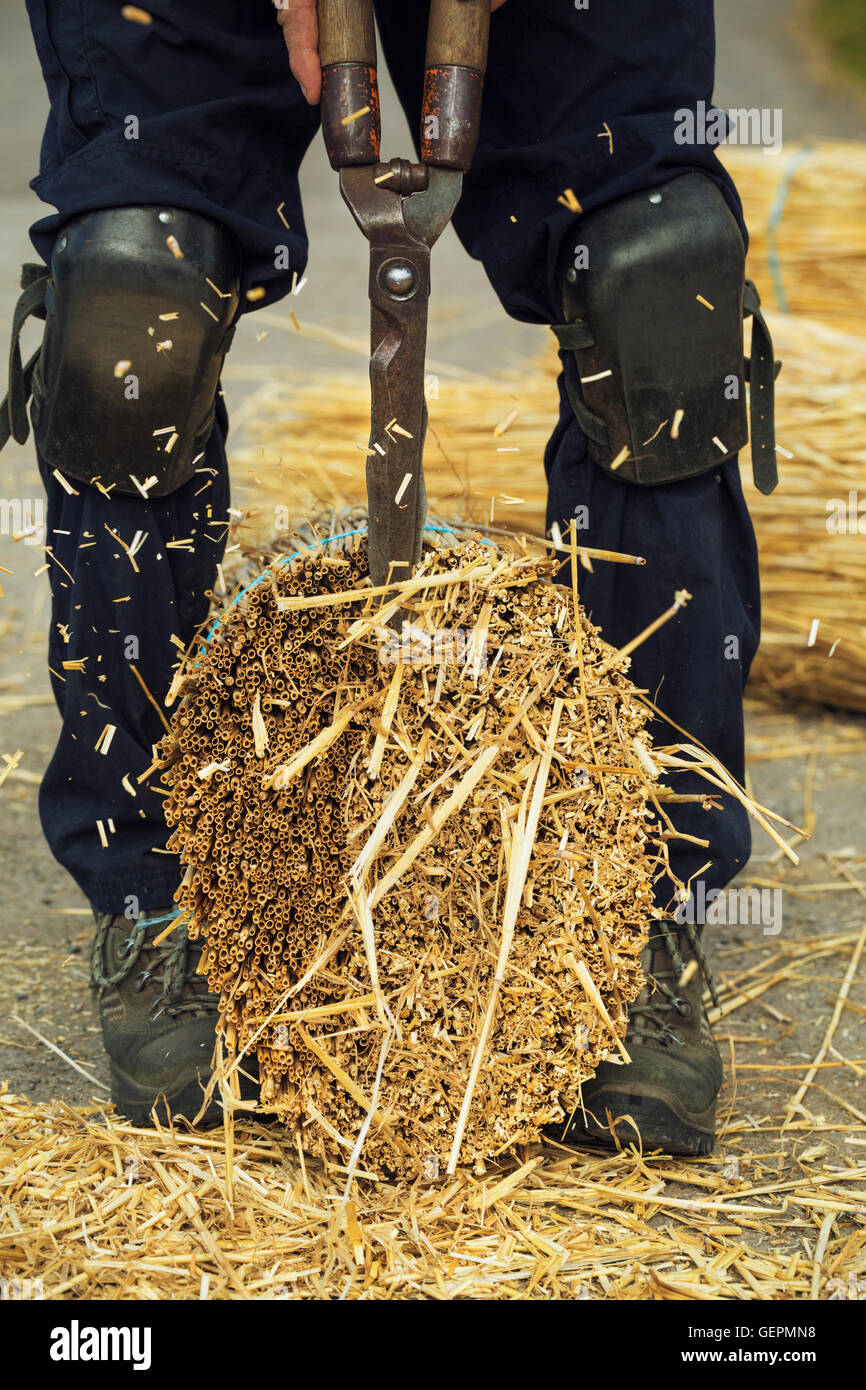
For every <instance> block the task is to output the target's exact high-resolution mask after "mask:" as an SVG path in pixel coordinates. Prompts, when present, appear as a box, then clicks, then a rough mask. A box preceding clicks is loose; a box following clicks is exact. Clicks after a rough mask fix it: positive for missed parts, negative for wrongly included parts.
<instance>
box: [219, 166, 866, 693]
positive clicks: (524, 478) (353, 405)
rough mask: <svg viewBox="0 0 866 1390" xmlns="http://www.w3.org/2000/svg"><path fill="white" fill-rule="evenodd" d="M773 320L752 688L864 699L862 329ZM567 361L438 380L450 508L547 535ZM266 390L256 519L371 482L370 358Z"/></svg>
mask: <svg viewBox="0 0 866 1390" xmlns="http://www.w3.org/2000/svg"><path fill="white" fill-rule="evenodd" d="M765 162H766V163H770V162H771V161H769V160H767V161H765ZM770 321H771V326H772V330H773V335H774V339H775V347H776V353H777V356H778V357H780V358H781V359H782V361H783V363H784V366H783V370H782V373H781V375H780V377H779V379H778V381H777V384H776V389H777V412H776V416H777V430H776V433H777V438H778V441H779V446H780V449H779V470H780V477H781V482H780V484H779V487H778V488H777V490H776V491H775V492H774V493H772V494H771V495H770V496H769V497H764V496H762V495H761V494H760V493H758V492H757V491H756V489H755V488H754V487H753V485H752V482H751V464H750V460H749V457H748V451H746V452H745V453H744V454H743V457H742V473H743V483H744V487H745V489H746V495H747V497H748V500H749V505H750V508H751V511H752V516H753V518H754V522H755V529H756V532H757V537H758V547H759V550H760V555H761V566H762V591H763V641H762V646H761V650H760V652H759V654H758V658H757V661H756V663H755V666H754V669H753V674H752V683H751V687H750V688H752V689H753V690H754V691H755V692H759V691H762V690H763V691H765V692H769V691H775V692H779V693H783V694H785V695H790V696H795V697H797V698H799V699H807V700H817V701H825V702H827V703H828V704H833V705H840V706H844V707H847V708H850V709H857V710H863V709H866V618H864V614H863V595H864V593H866V548H864V545H863V533H864V532H866V444H864V440H866V389H864V388H866V339H859V338H853V337H851V336H850V335H848V334H844V333H842V332H840V331H838V330H836V329H833V328H831V327H828V326H826V325H824V324H820V323H815V322H810V321H809V320H806V319H799V318H793V317H788V316H785V315H778V314H774V315H771V316H770ZM557 367H558V359H557V358H556V356H555V355H554V354H553V353H552V352H551V353H550V354H548V355H547V356H545V357H544V358H543V359H541V360H540V361H539V362H537V363H535V364H533V365H530V366H528V367H527V369H526V370H525V371H523V372H521V373H520V374H519V375H517V374H516V373H515V374H506V375H502V376H500V377H497V378H489V377H479V376H474V375H472V374H467V373H462V374H455V376H454V378H453V379H448V378H446V377H445V376H441V377H440V378H439V381H438V388H437V389H438V395H437V396H435V397H434V398H433V399H431V400H430V402H429V405H430V415H431V432H430V434H429V436H428V442H427V449H426V453H425V472H426V474H427V480H428V492H429V494H430V497H431V505H432V506H434V507H435V508H436V510H437V511H438V512H439V513H440V514H443V515H447V516H449V517H452V516H461V517H463V518H464V519H465V520H467V521H474V522H477V523H489V522H490V521H491V520H492V522H493V525H494V526H496V527H508V528H512V529H514V530H526V531H528V532H529V533H532V534H535V535H543V533H544V526H545V499H546V486H545V479H544V469H543V467H542V454H543V450H544V446H545V443H546V441H547V438H548V435H549V434H550V431H551V428H552V422H553V418H554V411H555V409H556V389H555V384H554V376H555V373H556V370H557ZM258 404H259V416H258V419H257V423H256V426H255V429H254V438H255V441H256V444H255V449H254V450H250V452H249V454H247V455H245V454H244V453H243V451H239V452H238V454H237V456H236V461H237V464H238V465H239V466H238V474H239V476H240V477H241V478H242V477H243V468H242V467H241V466H240V465H242V464H243V463H244V462H246V461H247V460H249V462H250V464H251V466H253V467H254V472H255V478H256V489H255V506H254V509H253V511H252V513H251V515H250V517H249V518H248V521H249V522H250V523H251V524H252V526H253V527H254V528H259V530H260V531H261V532H262V533H263V534H266V535H269V534H272V532H273V528H274V524H275V521H276V525H277V527H278V528H279V527H280V526H283V525H286V524H288V522H287V518H288V517H290V516H291V517H296V516H298V515H305V514H308V513H309V511H310V509H311V507H315V506H318V505H321V502H322V501H323V500H325V499H327V500H336V501H338V502H349V501H357V500H358V499H359V498H360V497H361V496H362V495H363V486H364V484H363V467H362V462H361V461H362V459H363V454H362V453H360V452H359V447H358V446H359V445H363V443H364V441H365V439H366V435H367V432H368V428H369V422H368V411H369V397H368V386H367V382H366V378H365V376H364V374H363V372H357V373H355V372H345V371H344V372H342V373H337V372H334V373H330V372H323V373H320V374H317V375H312V376H310V377H309V378H308V379H307V380H306V381H303V382H296V383H293V384H292V385H291V386H289V385H285V386H284V385H280V384H277V383H273V384H272V385H270V386H269V387H268V388H267V390H265V391H263V392H262V393H261V395H260V397H259V402H258ZM503 427H504V428H503ZM310 441H313V442H312V444H311V442H310ZM263 447H264V457H262V456H261V454H262V448H263ZM789 455H791V456H792V457H789ZM623 486H627V484H623ZM858 526H859V531H858V529H857V528H858ZM646 559H647V563H648V564H649V565H652V563H653V557H652V556H651V555H648V556H647V557H646ZM816 620H817V622H818V627H817V629H815V628H814V624H815V622H816ZM810 639H812V640H811V645H809V643H810ZM831 653H832V655H831Z"/></svg>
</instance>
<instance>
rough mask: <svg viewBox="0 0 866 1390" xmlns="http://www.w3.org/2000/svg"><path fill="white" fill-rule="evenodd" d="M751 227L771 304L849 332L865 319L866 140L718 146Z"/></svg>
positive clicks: (752, 260)
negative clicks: (767, 150) (772, 148)
mask: <svg viewBox="0 0 866 1390" xmlns="http://www.w3.org/2000/svg"><path fill="white" fill-rule="evenodd" d="M719 154H720V157H721V160H722V163H723V164H724V165H725V166H726V167H727V168H728V170H729V171H730V173H731V174H732V176H733V178H734V181H735V183H736V185H737V188H738V190H739V194H740V198H741V199H742V203H743V208H744V210H745V214H746V221H747V223H748V227H749V272H748V273H749V276H750V278H751V279H752V280H754V281H755V282H756V284H757V286H758V289H759V290H760V292H761V297H762V299H763V301H764V307H765V308H769V309H778V310H780V311H781V312H783V313H791V314H802V315H803V316H804V317H806V318H816V319H820V320H821V321H822V323H827V324H831V325H832V326H834V327H836V328H840V329H842V330H843V331H845V332H848V333H858V334H859V333H863V331H864V324H866V145H864V144H859V143H858V142H857V141H854V140H848V141H845V140H840V141H832V142H830V141H828V142H816V143H815V144H798V145H785V146H784V147H783V149H782V151H781V152H780V153H779V154H777V155H772V154H764V152H763V150H758V149H743V148H737V147H735V146H733V145H726V146H723V148H722V149H721V150H720V151H719Z"/></svg>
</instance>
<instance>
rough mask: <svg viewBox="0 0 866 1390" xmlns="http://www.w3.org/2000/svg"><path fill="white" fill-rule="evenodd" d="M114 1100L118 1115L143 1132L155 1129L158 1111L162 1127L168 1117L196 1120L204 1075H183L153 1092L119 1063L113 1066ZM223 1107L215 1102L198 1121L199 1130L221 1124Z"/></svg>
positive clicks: (202, 1095) (196, 1071)
mask: <svg viewBox="0 0 866 1390" xmlns="http://www.w3.org/2000/svg"><path fill="white" fill-rule="evenodd" d="M110 1072H111V1099H112V1101H113V1102H114V1108H115V1110H116V1111H117V1113H118V1114H119V1115H122V1116H124V1118H125V1119H127V1120H129V1121H130V1123H131V1124H134V1125H136V1126H137V1127H139V1128H140V1129H153V1127H154V1125H153V1114H152V1112H153V1111H154V1110H156V1115H157V1118H158V1119H159V1121H160V1123H161V1124H166V1123H167V1122H168V1120H169V1114H170V1116H171V1118H172V1119H175V1120H176V1119H180V1118H184V1119H187V1120H189V1121H192V1120H194V1119H195V1117H196V1115H197V1114H198V1112H199V1110H201V1103H202V1101H203V1099H204V1086H203V1084H202V1080H201V1072H200V1071H199V1070H198V1068H196V1070H195V1071H194V1072H192V1073H190V1072H188V1071H187V1072H180V1073H179V1074H178V1075H177V1076H176V1077H175V1078H174V1079H173V1080H172V1081H171V1082H170V1086H167V1087H163V1089H162V1090H161V1091H159V1092H156V1093H155V1092H154V1090H153V1087H152V1086H142V1085H141V1084H140V1083H139V1082H137V1081H134V1080H133V1078H132V1077H131V1076H127V1075H126V1073H125V1072H124V1071H121V1069H120V1067H118V1066H117V1065H116V1063H114V1062H112V1063H111V1064H110ZM222 1119H223V1112H222V1107H221V1106H220V1105H219V1104H218V1103H217V1101H215V1100H212V1101H211V1102H210V1104H209V1105H208V1108H207V1110H206V1111H205V1113H204V1115H203V1116H202V1118H201V1120H200V1121H199V1125H198V1127H199V1128H200V1129H213V1127H214V1126H215V1125H219V1124H222Z"/></svg>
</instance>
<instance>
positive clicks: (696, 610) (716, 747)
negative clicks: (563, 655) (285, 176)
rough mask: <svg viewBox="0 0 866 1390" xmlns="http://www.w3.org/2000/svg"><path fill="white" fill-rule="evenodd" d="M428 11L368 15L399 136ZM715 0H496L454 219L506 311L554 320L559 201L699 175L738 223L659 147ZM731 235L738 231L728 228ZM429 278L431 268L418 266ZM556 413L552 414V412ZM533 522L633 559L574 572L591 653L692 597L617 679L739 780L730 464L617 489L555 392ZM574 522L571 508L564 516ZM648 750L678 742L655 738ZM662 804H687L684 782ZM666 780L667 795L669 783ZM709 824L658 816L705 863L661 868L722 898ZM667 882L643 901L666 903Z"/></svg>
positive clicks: (677, 848) (749, 626)
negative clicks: (578, 4) (626, 675)
mask: <svg viewBox="0 0 866 1390" xmlns="http://www.w3.org/2000/svg"><path fill="white" fill-rule="evenodd" d="M426 11H427V6H426V5H425V4H420V5H417V6H412V7H409V6H407V5H405V4H404V3H398V0H377V12H378V18H379V24H380V28H381V31H382V36H383V41H384V44H385V48H386V52H387V54H388V61H389V67H390V69H391V72H392V75H393V76H394V80H395V83H396V85H397V88H398V91H399V95H400V98H401V101H402V103H403V106H404V109H405V111H406V114H407V117H408V119H409V123H410V126H411V128H412V130H413V131H417V129H418V126H419V119H420V107H421V73H422V70H423V53H424V35H425V26H426ZM714 61H715V33H714V20H713V4H712V0H659V3H657V4H654V5H652V6H648V5H647V4H646V3H645V0H604V3H601V4H596V3H595V0H593V3H592V4H590V6H589V8H588V9H582V10H578V9H576V8H575V7H574V6H573V5H571V4H570V3H564V0H508V3H507V4H506V5H505V7H504V8H503V9H502V10H501V11H498V12H497V13H496V14H495V15H494V16H493V20H492V23H491V42H490V57H489V65H488V72H487V82H486V86H485V101H484V113H483V119H482V126H481V135H480V139H479V145H478V152H477V155H476V158H475V161H474V163H473V166H472V169H471V171H470V173H469V174H468V175H467V178H466V181H465V187H464V193H463V197H462V199H461V201H460V204H459V206H458V209H457V213H456V216H455V218H454V224H455V228H456V230H457V232H458V235H459V236H460V238H461V240H462V241H463V244H464V245H465V246H466V249H467V250H468V251H469V252H470V254H471V255H473V256H475V257H477V258H479V259H480V260H481V261H482V262H483V263H484V267H485V270H486V271H487V274H488V276H489V277H490V280H491V282H492V284H493V286H494V288H495V289H496V291H497V293H498V294H499V296H500V298H501V300H502V303H503V304H504V306H505V308H506V309H507V310H508V312H509V313H510V314H512V315H514V316H515V317H516V318H520V319H527V320H529V321H535V322H539V323H554V322H560V321H561V316H562V305H561V300H560V287H559V286H558V285H557V284H556V281H555V274H554V270H555V266H556V263H557V261H558V259H559V253H560V249H561V247H562V244H563V241H564V239H565V238H566V237H567V236H569V235H570V233H571V230H572V227H573V216H572V214H570V213H569V212H568V210H567V209H566V208H564V207H563V206H562V205H561V204H559V203H558V202H557V199H558V197H559V195H560V194H561V193H563V192H564V190H565V189H567V188H570V189H572V190H573V192H574V194H575V196H576V197H577V198H578V199H579V201H580V203H581V206H582V208H583V210H584V211H585V212H589V211H591V210H592V209H593V208H595V207H598V206H600V205H602V204H604V203H607V202H609V201H610V200H611V199H613V198H617V197H621V196H623V195H624V194H627V193H632V192H635V191H637V190H639V189H642V188H649V187H651V186H653V185H655V184H660V183H664V182H666V181H667V180H668V179H670V178H671V177H672V176H673V175H674V174H675V173H677V172H680V171H685V170H690V169H697V170H700V171H701V172H703V173H704V174H707V175H708V176H709V177H711V178H712V179H714V180H715V181H716V182H717V183H718V185H719V186H720V187H721V188H722V190H723V191H724V193H725V196H726V198H727V200H728V203H729V205H730V207H731V209H732V211H733V212H734V214H735V216H737V218H738V219H739V221H740V225H741V226H742V212H741V208H740V202H739V198H738V197H737V194H736V190H735V189H734V187H733V185H732V183H731V181H730V179H729V177H728V176H727V174H726V173H725V171H724V170H723V168H722V166H721V164H720V163H719V162H718V160H717V158H716V156H715V153H714V151H713V150H712V148H710V147H709V146H707V145H702V146H684V145H680V144H678V143H677V142H676V140H675V136H674V132H675V128H676V121H675V112H676V111H677V110H679V109H681V108H686V107H689V108H692V109H694V108H695V106H696V103H697V102H699V101H705V102H706V103H707V104H708V105H709V104H710V102H711V98H712V87H713V69H714ZM743 230H744V232H745V229H744V228H743ZM434 275H435V264H434ZM553 406H554V402H553V400H551V408H553ZM545 467H546V470H547V477H548V485H549V492H548V523H550V522H553V521H556V522H558V523H559V524H560V525H561V526H562V527H563V530H564V531H565V532H566V533H567V528H568V522H569V519H570V518H571V517H573V516H577V517H579V519H580V521H581V523H584V522H585V525H583V524H582V529H581V530H580V532H579V540H580V542H582V543H583V544H585V545H589V546H597V547H599V548H602V549H609V550H619V551H626V552H630V553H633V554H637V555H643V556H645V557H646V560H647V564H646V566H645V567H642V568H635V567H631V566H628V567H626V566H623V565H609V564H603V563H601V562H599V563H597V564H596V566H595V571H594V573H593V574H587V573H586V572H585V571H584V570H583V569H581V571H580V576H579V581H580V588H581V594H582V598H583V602H584V604H585V605H586V608H587V610H588V612H589V614H590V615H591V617H592V619H593V621H594V622H596V623H597V624H598V625H599V626H600V627H601V628H602V630H603V633H604V635H605V637H606V638H607V640H608V641H610V642H612V643H613V644H614V645H616V646H620V645H622V644H623V643H625V642H626V641H628V639H629V638H631V637H633V636H635V635H636V634H637V633H638V632H639V631H641V629H642V628H644V627H645V626H647V625H648V624H649V623H650V622H651V621H652V620H653V619H654V618H656V617H658V616H659V614H660V613H662V612H663V611H664V610H665V609H666V608H667V607H669V606H670V604H671V603H672V601H673V597H674V592H675V591H676V590H677V589H680V588H685V589H688V590H689V592H690V593H692V594H693V595H694V598H693V601H692V602H691V603H690V604H689V605H688V606H687V607H686V608H685V609H684V610H683V611H682V612H681V613H679V614H678V615H677V617H676V618H675V619H673V620H672V621H671V622H669V623H668V624H667V626H666V627H663V628H662V629H661V630H660V631H659V632H658V633H656V634H655V635H654V636H653V637H652V638H651V639H650V640H649V641H647V642H646V643H645V644H644V645H643V646H642V647H640V648H638V649H637V650H636V652H635V653H634V656H633V658H632V667H631V672H630V674H631V677H632V679H633V680H634V681H635V683H636V684H637V685H638V686H640V687H641V688H643V689H646V690H647V691H648V692H649V693H650V696H651V697H653V698H654V699H655V701H656V703H657V704H658V705H659V706H660V707H661V708H662V709H663V710H664V712H665V713H666V714H667V715H668V716H669V717H670V718H671V719H673V720H675V721H676V723H677V724H679V725H681V726H682V728H684V729H687V730H688V731H689V732H690V733H691V734H692V735H694V737H695V738H697V739H699V740H700V741H701V742H702V743H704V744H705V745H706V746H707V747H708V748H710V749H711V750H712V752H714V753H715V754H716V756H717V757H719V758H720V759H721V760H722V762H724V763H725V764H726V766H727V767H728V768H729V770H730V771H731V772H732V773H733V774H734V776H736V777H738V778H740V779H742V776H743V764H744V745H743V708H742V691H743V685H744V683H745V678H746V676H747V674H748V669H749V665H750V663H751V660H752V657H753V655H754V653H755V649H756V647H757V643H758V629H759V622H760V599H759V588H758V561H757V551H756V546H755V540H754V534H753V531H752V525H751V521H750V518H749V514H748V511H747V508H746V505H745V501H744V498H743V492H742V488H741V485H740V478H739V473H738V469H737V465H736V462H734V461H732V462H729V463H727V464H725V465H724V466H723V467H722V468H720V469H719V471H718V472H717V473H711V474H708V475H705V476H704V477H701V478H695V479H692V480H690V481H687V482H683V483H677V484H671V485H668V486H665V487H655V488H645V487H636V486H633V485H631V484H628V483H622V482H619V481H618V480H617V479H616V478H612V477H610V476H609V475H608V474H606V473H604V472H603V470H601V469H600V468H598V467H597V466H596V465H595V464H593V463H592V462H591V460H589V458H588V457H587V451H586V439H585V436H584V435H583V433H582V431H581V430H580V429H579V427H578V425H577V423H576V422H575V420H574V416H573V413H572V410H571V408H570V406H569V404H568V401H567V399H566V397H565V395H564V392H563V391H562V389H561V386H560V420H559V423H558V425H557V427H556V430H555V432H554V434H553V437H552V439H551V441H550V444H549V446H548V449H547V452H546V456H545ZM579 508H585V509H586V511H585V512H583V511H578V509H579ZM653 732H654V734H655V735H656V737H657V738H658V739H659V740H660V741H661V742H664V743H669V742H675V741H678V740H679V739H680V737H681V736H680V735H679V734H678V733H676V731H675V730H672V729H671V728H670V726H669V725H665V724H658V725H657V726H656V727H654V729H653ZM674 781H675V785H676V790H678V791H683V792H695V791H699V792H704V791H707V790H713V789H711V788H710V789H708V788H707V786H706V784H705V783H702V782H701V781H700V780H699V779H698V778H697V777H696V776H694V775H688V776H682V777H677V778H676V779H674ZM672 784H673V783H672ZM720 800H721V802H722V805H723V810H722V811H715V812H707V811H705V810H704V809H703V808H701V807H700V806H699V805H697V804H694V803H681V804H678V805H676V806H675V807H671V808H670V810H671V819H672V820H673V822H674V823H675V825H676V827H677V829H678V830H679V831H681V832H682V833H684V834H687V835H691V836H694V837H695V838H697V839H701V840H707V839H708V840H709V841H710V845H709V848H708V849H705V848H703V847H701V846H699V845H695V844H692V843H690V842H688V841H682V840H672V841H671V842H670V844H669V850H670V862H671V865H672V867H673V869H674V872H675V873H676V875H677V876H678V877H679V878H681V879H683V880H685V879H688V878H689V877H690V876H691V875H692V874H694V873H696V872H697V871H698V870H699V869H702V866H703V865H704V864H705V863H706V862H707V860H712V867H711V868H710V869H708V870H706V871H704V872H703V873H702V877H703V878H704V879H705V880H706V883H707V887H708V888H709V887H721V886H723V885H724V884H726V883H727V882H728V881H729V880H730V879H731V878H732V877H733V875H734V874H736V873H737V872H738V871H739V870H740V869H741V868H742V867H743V865H744V864H745V863H746V860H747V859H748V856H749V847H750V834H749V823H748V818H747V816H746V814H745V812H744V811H743V810H742V808H741V806H740V805H739V803H738V802H737V801H736V800H735V799H733V798H731V797H729V796H724V797H721V798H720ZM671 892H672V884H671V883H670V881H669V880H667V879H663V880H662V881H661V882H660V883H659V884H658V887H657V894H656V897H657V901H658V903H659V905H660V906H662V907H665V906H667V905H669V902H670V897H671Z"/></svg>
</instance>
